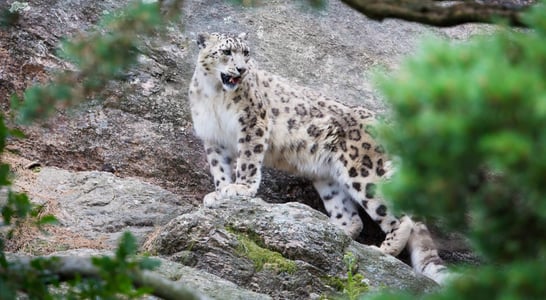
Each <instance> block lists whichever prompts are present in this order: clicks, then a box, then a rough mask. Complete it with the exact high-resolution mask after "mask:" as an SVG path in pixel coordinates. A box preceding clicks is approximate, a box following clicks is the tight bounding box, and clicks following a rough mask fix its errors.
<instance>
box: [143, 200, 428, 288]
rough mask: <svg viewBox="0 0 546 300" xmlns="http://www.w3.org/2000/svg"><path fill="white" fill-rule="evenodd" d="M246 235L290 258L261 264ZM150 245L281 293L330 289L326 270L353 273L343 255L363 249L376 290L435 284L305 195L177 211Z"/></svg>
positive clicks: (361, 260) (362, 267) (361, 262)
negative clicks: (356, 235) (351, 232)
mask: <svg viewBox="0 0 546 300" xmlns="http://www.w3.org/2000/svg"><path fill="white" fill-rule="evenodd" d="M241 236H242V237H241ZM246 238H248V239H250V240H252V242H254V243H256V244H257V245H259V247H260V248H264V249H267V250H268V251H271V252H273V253H280V254H281V255H282V257H283V258H282V259H285V260H287V262H286V263H282V262H277V263H269V264H264V265H263V266H262V267H257V266H256V258H255V257H254V256H253V253H251V252H250V251H252V250H251V249H250V250H248V252H245V251H243V252H242V253H241V251H240V249H241V247H243V248H245V246H244V245H241V244H244V243H245V242H244V241H243V240H244V239H246ZM145 248H146V250H148V251H150V252H151V253H157V254H160V255H162V256H167V257H170V259H171V260H174V261H178V262H180V263H183V264H187V265H190V266H193V267H196V268H198V269H200V270H205V271H207V272H209V273H211V274H216V275H219V276H220V277H223V278H231V280H232V281H233V282H235V283H236V284H237V285H239V286H242V287H245V288H247V289H253V290H258V291H260V292H265V293H267V294H269V295H272V296H273V297H274V298H279V299H307V298H309V297H310V296H311V295H321V294H324V293H331V292H332V287H331V286H329V284H331V282H330V281H328V280H327V278H329V277H340V278H343V277H344V276H346V274H347V266H346V265H345V264H344V263H343V260H342V259H343V257H344V254H345V253H346V252H350V253H352V254H353V255H354V256H355V257H356V259H357V265H358V272H360V273H361V274H363V275H364V278H366V279H367V280H368V282H369V287H370V290H378V289H379V288H385V287H388V288H391V289H404V290H410V291H413V292H418V293H419V292H425V291H430V290H432V289H433V288H434V287H435V286H436V284H435V283H433V282H432V281H430V280H429V279H427V278H425V277H422V276H419V275H417V274H415V273H414V272H413V271H412V270H411V268H409V267H408V266H407V265H405V264H404V263H402V262H400V261H399V260H397V259H395V258H393V257H390V256H386V255H383V254H381V253H380V252H379V251H377V250H375V249H374V248H371V247H369V246H365V245H362V244H359V243H357V242H355V241H353V240H351V239H350V238H349V237H347V236H346V235H345V234H344V233H343V232H342V231H341V230H339V229H338V228H337V227H335V225H333V224H331V223H330V222H328V218H327V217H326V216H325V215H324V214H321V213H319V212H317V211H316V210H313V209H311V208H310V207H308V206H306V205H304V204H300V203H286V204H269V203H266V202H264V201H263V200H261V199H259V198H254V199H245V198H239V199H230V200H228V201H226V202H225V203H224V205H222V206H221V207H220V208H218V209H206V208H201V209H199V210H197V211H195V212H193V213H189V214H185V215H182V216H179V217H177V218H174V219H173V220H171V221H170V222H169V223H168V224H167V225H165V226H163V227H162V228H160V229H159V230H158V231H157V232H156V234H155V235H152V236H151V238H150V240H149V241H148V242H147V243H146V246H145ZM266 258H267V257H264V259H266Z"/></svg>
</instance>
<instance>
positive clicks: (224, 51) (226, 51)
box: [222, 49, 231, 56]
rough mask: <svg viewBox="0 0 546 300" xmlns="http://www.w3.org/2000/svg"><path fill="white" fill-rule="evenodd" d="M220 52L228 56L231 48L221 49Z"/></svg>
mask: <svg viewBox="0 0 546 300" xmlns="http://www.w3.org/2000/svg"><path fill="white" fill-rule="evenodd" d="M222 53H223V54H224V55H227V56H230V55H231V50H230V49H224V50H222Z"/></svg>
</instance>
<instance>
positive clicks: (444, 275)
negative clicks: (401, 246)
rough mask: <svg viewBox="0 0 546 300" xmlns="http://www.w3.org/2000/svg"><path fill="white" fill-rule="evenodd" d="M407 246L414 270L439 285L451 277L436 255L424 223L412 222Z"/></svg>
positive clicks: (434, 246)
mask: <svg viewBox="0 0 546 300" xmlns="http://www.w3.org/2000/svg"><path fill="white" fill-rule="evenodd" d="M407 247H408V250H409V253H410V255H411V265H412V266H413V269H414V270H415V272H417V273H421V274H423V275H425V276H427V277H429V278H431V279H432V280H434V281H436V282H437V283H438V284H440V285H443V284H445V283H446V281H447V280H449V279H450V278H451V277H453V274H452V273H450V272H449V270H448V269H447V267H446V266H445V264H444V261H443V260H442V259H441V258H440V256H439V255H438V250H437V248H436V245H435V244H434V241H433V240H432V237H431V235H430V232H429V231H428V229H427V227H426V226H425V224H423V223H421V222H415V223H414V224H413V229H412V230H411V233H410V237H409V239H408V244H407Z"/></svg>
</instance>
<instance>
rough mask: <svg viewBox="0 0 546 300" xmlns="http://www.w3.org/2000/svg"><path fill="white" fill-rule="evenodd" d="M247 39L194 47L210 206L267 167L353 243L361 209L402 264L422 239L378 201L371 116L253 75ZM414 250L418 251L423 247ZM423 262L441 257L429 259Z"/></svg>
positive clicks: (382, 164) (194, 90) (194, 95)
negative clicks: (305, 184)
mask: <svg viewBox="0 0 546 300" xmlns="http://www.w3.org/2000/svg"><path fill="white" fill-rule="evenodd" d="M245 38H246V35H244V34H241V35H239V36H235V35H230V34H218V33H211V34H207V33H203V34H199V35H198V38H197V43H198V45H199V48H200V52H199V57H198V60H197V66H196V68H195V73H194V75H193V79H192V82H191V84H190V89H189V99H190V103H191V111H192V118H193V123H194V129H195V132H196V133H197V135H198V136H199V137H200V138H201V139H202V140H203V142H204V144H205V149H206V153H207V160H208V162H209V165H210V171H211V173H212V175H213V177H214V184H215V187H216V189H215V191H214V192H211V193H210V194H208V195H206V196H205V198H204V205H205V206H207V207H211V208H213V207H218V205H219V203H220V202H221V201H223V199H225V198H229V197H231V196H254V195H255V194H256V192H257V191H258V187H259V184H260V181H261V172H262V171H261V169H262V166H264V165H265V166H270V167H273V168H277V169H281V170H285V171H288V172H291V173H294V174H297V175H301V176H305V177H307V178H309V179H311V180H312V181H313V185H314V187H315V188H316V190H317V191H318V193H319V195H320V197H321V199H322V200H323V202H324V206H325V208H326V211H327V213H328V216H329V217H330V220H331V222H332V223H334V224H336V225H337V226H339V227H340V228H342V229H343V230H344V231H345V232H346V233H347V234H348V235H349V236H351V237H353V238H354V237H356V236H358V235H359V234H360V232H361V231H362V227H363V224H362V221H361V219H360V217H359V215H358V212H357V211H358V206H361V207H363V208H364V210H365V211H366V213H367V214H368V215H369V216H370V217H371V218H372V219H373V220H374V221H376V222H377V223H378V224H379V226H380V227H381V229H382V230H383V231H384V232H385V233H386V238H385V241H384V242H383V243H382V244H381V246H380V247H379V249H380V250H381V251H382V252H384V253H386V254H390V255H394V256H396V255H398V254H399V253H400V252H401V251H402V250H403V249H404V248H405V247H406V245H407V244H408V239H410V237H412V236H413V237H415V238H417V237H420V235H417V234H415V232H414V231H412V228H413V226H414V225H413V222H412V221H411V219H410V218H409V217H407V216H404V217H402V218H397V217H396V216H394V215H393V214H392V213H391V212H390V210H389V208H388V205H387V203H385V202H384V201H383V199H381V198H380V197H379V195H378V193H377V188H376V184H377V183H378V182H380V181H381V180H382V179H383V178H385V177H387V176H389V174H390V171H391V170H390V160H389V157H388V156H387V154H386V153H385V151H384V148H383V147H382V146H381V145H380V144H378V142H377V141H376V139H375V125H376V119H375V114H374V112H372V111H369V110H367V109H364V108H362V107H349V106H347V105H344V104H342V103H340V102H338V101H336V100H335V99H332V98H329V97H328V96H326V95H323V94H322V93H320V92H317V91H314V90H311V89H307V88H303V87H300V86H298V85H296V84H294V83H292V82H290V81H288V80H285V79H283V78H281V77H278V76H275V75H273V74H270V73H268V72H266V71H263V70H260V69H258V68H256V67H255V66H254V63H253V62H252V60H251V59H250V48H249V47H248V45H247V43H246V40H245ZM423 226H424V225H423ZM428 236H429V235H428ZM430 241H431V242H432V240H430ZM411 245H414V246H415V247H414V250H415V253H421V252H422V251H421V252H419V249H420V248H419V247H420V246H419V245H420V244H419V243H418V242H414V243H413V244H411ZM418 248H419V249H418ZM433 249H434V251H435V248H433ZM429 254H430V255H429ZM427 259H428V260H434V261H435V262H439V259H440V258H439V257H438V255H437V252H430V251H429V252H427ZM417 260H418V261H417V264H416V263H415V262H414V265H415V266H416V270H417V271H420V272H421V273H424V274H426V275H428V276H430V277H432V278H433V279H437V278H436V277H437V276H436V275H435V273H434V272H428V271H427V270H429V269H426V270H425V269H422V268H423V267H422V266H425V268H428V267H426V266H431V265H430V264H429V262H428V260H423V259H421V256H419V257H417ZM440 265H441V264H440ZM441 266H442V267H443V265H441ZM442 270H443V269H442ZM442 270H440V269H438V271H442ZM438 278H439V277H438Z"/></svg>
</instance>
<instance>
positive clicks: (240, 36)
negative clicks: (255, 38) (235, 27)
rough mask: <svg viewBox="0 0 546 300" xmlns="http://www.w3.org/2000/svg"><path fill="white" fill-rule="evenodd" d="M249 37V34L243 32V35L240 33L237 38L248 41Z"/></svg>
mask: <svg viewBox="0 0 546 300" xmlns="http://www.w3.org/2000/svg"><path fill="white" fill-rule="evenodd" d="M247 36H248V34H247V33H246V32H241V33H239V35H238V36H237V37H238V38H240V39H241V40H243V41H244V40H246V37H247Z"/></svg>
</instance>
